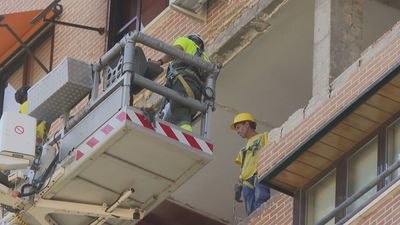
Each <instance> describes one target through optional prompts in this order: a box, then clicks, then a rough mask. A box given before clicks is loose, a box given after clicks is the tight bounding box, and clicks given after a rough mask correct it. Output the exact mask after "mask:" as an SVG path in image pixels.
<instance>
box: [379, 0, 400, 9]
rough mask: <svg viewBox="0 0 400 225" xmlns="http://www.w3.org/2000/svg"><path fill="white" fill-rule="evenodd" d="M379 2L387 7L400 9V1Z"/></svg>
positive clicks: (380, 0)
mask: <svg viewBox="0 0 400 225" xmlns="http://www.w3.org/2000/svg"><path fill="white" fill-rule="evenodd" d="M377 1H378V2H382V3H383V4H385V5H388V6H390V7H393V8H396V9H400V1H399V0H377Z"/></svg>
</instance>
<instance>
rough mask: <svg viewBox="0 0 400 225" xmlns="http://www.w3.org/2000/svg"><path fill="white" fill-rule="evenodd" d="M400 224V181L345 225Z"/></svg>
mask: <svg viewBox="0 0 400 225" xmlns="http://www.w3.org/2000/svg"><path fill="white" fill-rule="evenodd" d="M358 224H363V225H372V224H384V225H386V224H388V225H389V224H400V181H397V182H396V183H395V184H393V185H392V186H391V187H390V188H388V189H387V190H386V191H384V192H383V193H382V194H381V195H379V196H378V198H376V199H375V200H373V201H372V202H371V203H370V204H368V205H367V206H366V207H364V208H363V209H362V210H361V211H359V212H358V213H357V214H356V215H354V216H353V217H352V218H351V219H350V220H348V221H347V222H346V223H345V225H358Z"/></svg>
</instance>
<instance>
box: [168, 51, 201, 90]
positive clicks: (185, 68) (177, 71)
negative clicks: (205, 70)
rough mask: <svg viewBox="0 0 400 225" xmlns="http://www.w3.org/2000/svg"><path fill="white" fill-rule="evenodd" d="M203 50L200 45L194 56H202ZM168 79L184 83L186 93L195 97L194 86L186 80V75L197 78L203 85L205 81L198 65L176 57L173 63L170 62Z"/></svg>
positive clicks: (171, 81) (172, 81) (172, 82)
mask: <svg viewBox="0 0 400 225" xmlns="http://www.w3.org/2000/svg"><path fill="white" fill-rule="evenodd" d="M203 52H204V51H203V50H201V49H200V48H199V47H197V50H196V53H195V54H194V56H198V57H201V55H202V54H203ZM167 74H168V76H167V81H169V82H170V83H171V85H172V84H174V83H175V82H176V81H177V80H179V82H180V83H181V84H182V86H183V88H184V89H185V92H186V94H187V95H188V96H189V97H191V98H195V95H194V92H193V90H192V88H191V87H190V86H189V84H188V83H187V82H186V80H185V79H184V76H190V77H192V78H194V79H195V80H196V82H197V83H199V85H201V86H203V84H204V82H203V81H202V80H201V78H200V71H199V69H198V68H197V67H195V66H193V65H191V64H188V63H185V62H183V61H182V60H179V59H175V60H174V61H173V62H172V63H170V64H169V66H168V72H167Z"/></svg>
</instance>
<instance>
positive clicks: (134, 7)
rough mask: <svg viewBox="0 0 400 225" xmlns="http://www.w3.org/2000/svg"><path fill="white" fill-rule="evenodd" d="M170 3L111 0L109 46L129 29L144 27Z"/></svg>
mask: <svg viewBox="0 0 400 225" xmlns="http://www.w3.org/2000/svg"><path fill="white" fill-rule="evenodd" d="M168 4H169V0H109V5H110V11H109V18H110V19H109V24H108V30H109V36H108V48H111V47H112V46H113V45H114V44H115V43H117V42H118V41H119V40H120V39H121V38H122V37H123V36H124V35H125V34H126V33H128V32H129V31H134V30H141V29H142V28H144V27H145V26H146V25H148V24H149V23H150V22H151V21H152V20H153V19H154V18H155V17H157V16H158V15H159V14H160V13H161V12H162V11H163V10H164V9H165V8H166V7H168Z"/></svg>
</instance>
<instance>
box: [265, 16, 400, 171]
mask: <svg viewBox="0 0 400 225" xmlns="http://www.w3.org/2000/svg"><path fill="white" fill-rule="evenodd" d="M399 62H400V22H399V23H397V24H396V25H395V26H394V27H393V28H392V29H391V30H389V31H387V33H386V34H384V35H383V36H382V37H381V38H380V39H379V40H377V41H376V42H375V43H374V44H373V45H371V46H370V47H369V48H368V49H366V50H365V51H364V52H363V53H362V55H361V58H360V59H359V60H357V62H355V63H354V64H353V65H351V66H350V67H349V68H348V69H347V70H346V71H345V72H344V73H343V74H342V75H341V76H339V77H338V78H337V79H336V80H335V81H334V82H333V84H332V91H331V93H330V96H328V98H327V100H325V101H323V102H321V101H316V102H314V103H311V104H310V105H308V106H307V107H306V108H305V109H302V110H300V113H299V111H297V112H296V113H295V114H294V115H296V116H293V118H289V121H287V122H286V124H290V123H291V122H293V123H296V125H295V126H288V125H285V124H284V125H283V126H282V127H281V128H277V129H275V130H273V131H272V132H273V134H274V135H273V137H272V138H271V139H270V143H269V144H268V145H267V146H266V149H268V151H264V153H265V154H263V155H261V157H260V168H259V171H260V174H261V175H263V174H266V173H267V172H268V171H269V170H270V169H271V168H272V167H274V166H275V165H276V164H277V163H278V162H279V161H280V160H282V159H283V158H284V157H285V156H287V155H288V154H289V153H290V152H291V151H293V150H294V149H295V148H296V147H297V146H299V145H300V144H301V143H303V142H304V141H305V140H306V139H307V138H308V137H309V136H310V135H312V134H313V133H314V132H315V131H316V130H317V129H319V128H320V127H321V126H323V125H324V124H325V123H326V122H327V121H328V120H329V119H331V118H332V117H333V116H334V115H336V114H337V113H338V112H340V110H342V109H343V108H344V107H345V106H347V105H348V104H349V103H350V102H351V101H352V100H353V99H355V98H356V97H358V96H359V94H360V93H362V92H363V91H364V90H366V89H367V88H368V87H369V86H370V85H371V84H372V83H373V82H375V81H376V80H377V79H379V78H380V77H382V75H384V74H385V73H386V72H387V71H388V70H389V69H390V68H392V67H393V66H394V65H396V64H397V63H399ZM310 109H312V111H311V110H310ZM290 120H292V121H290ZM288 128H290V129H288ZM285 129H286V130H285Z"/></svg>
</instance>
